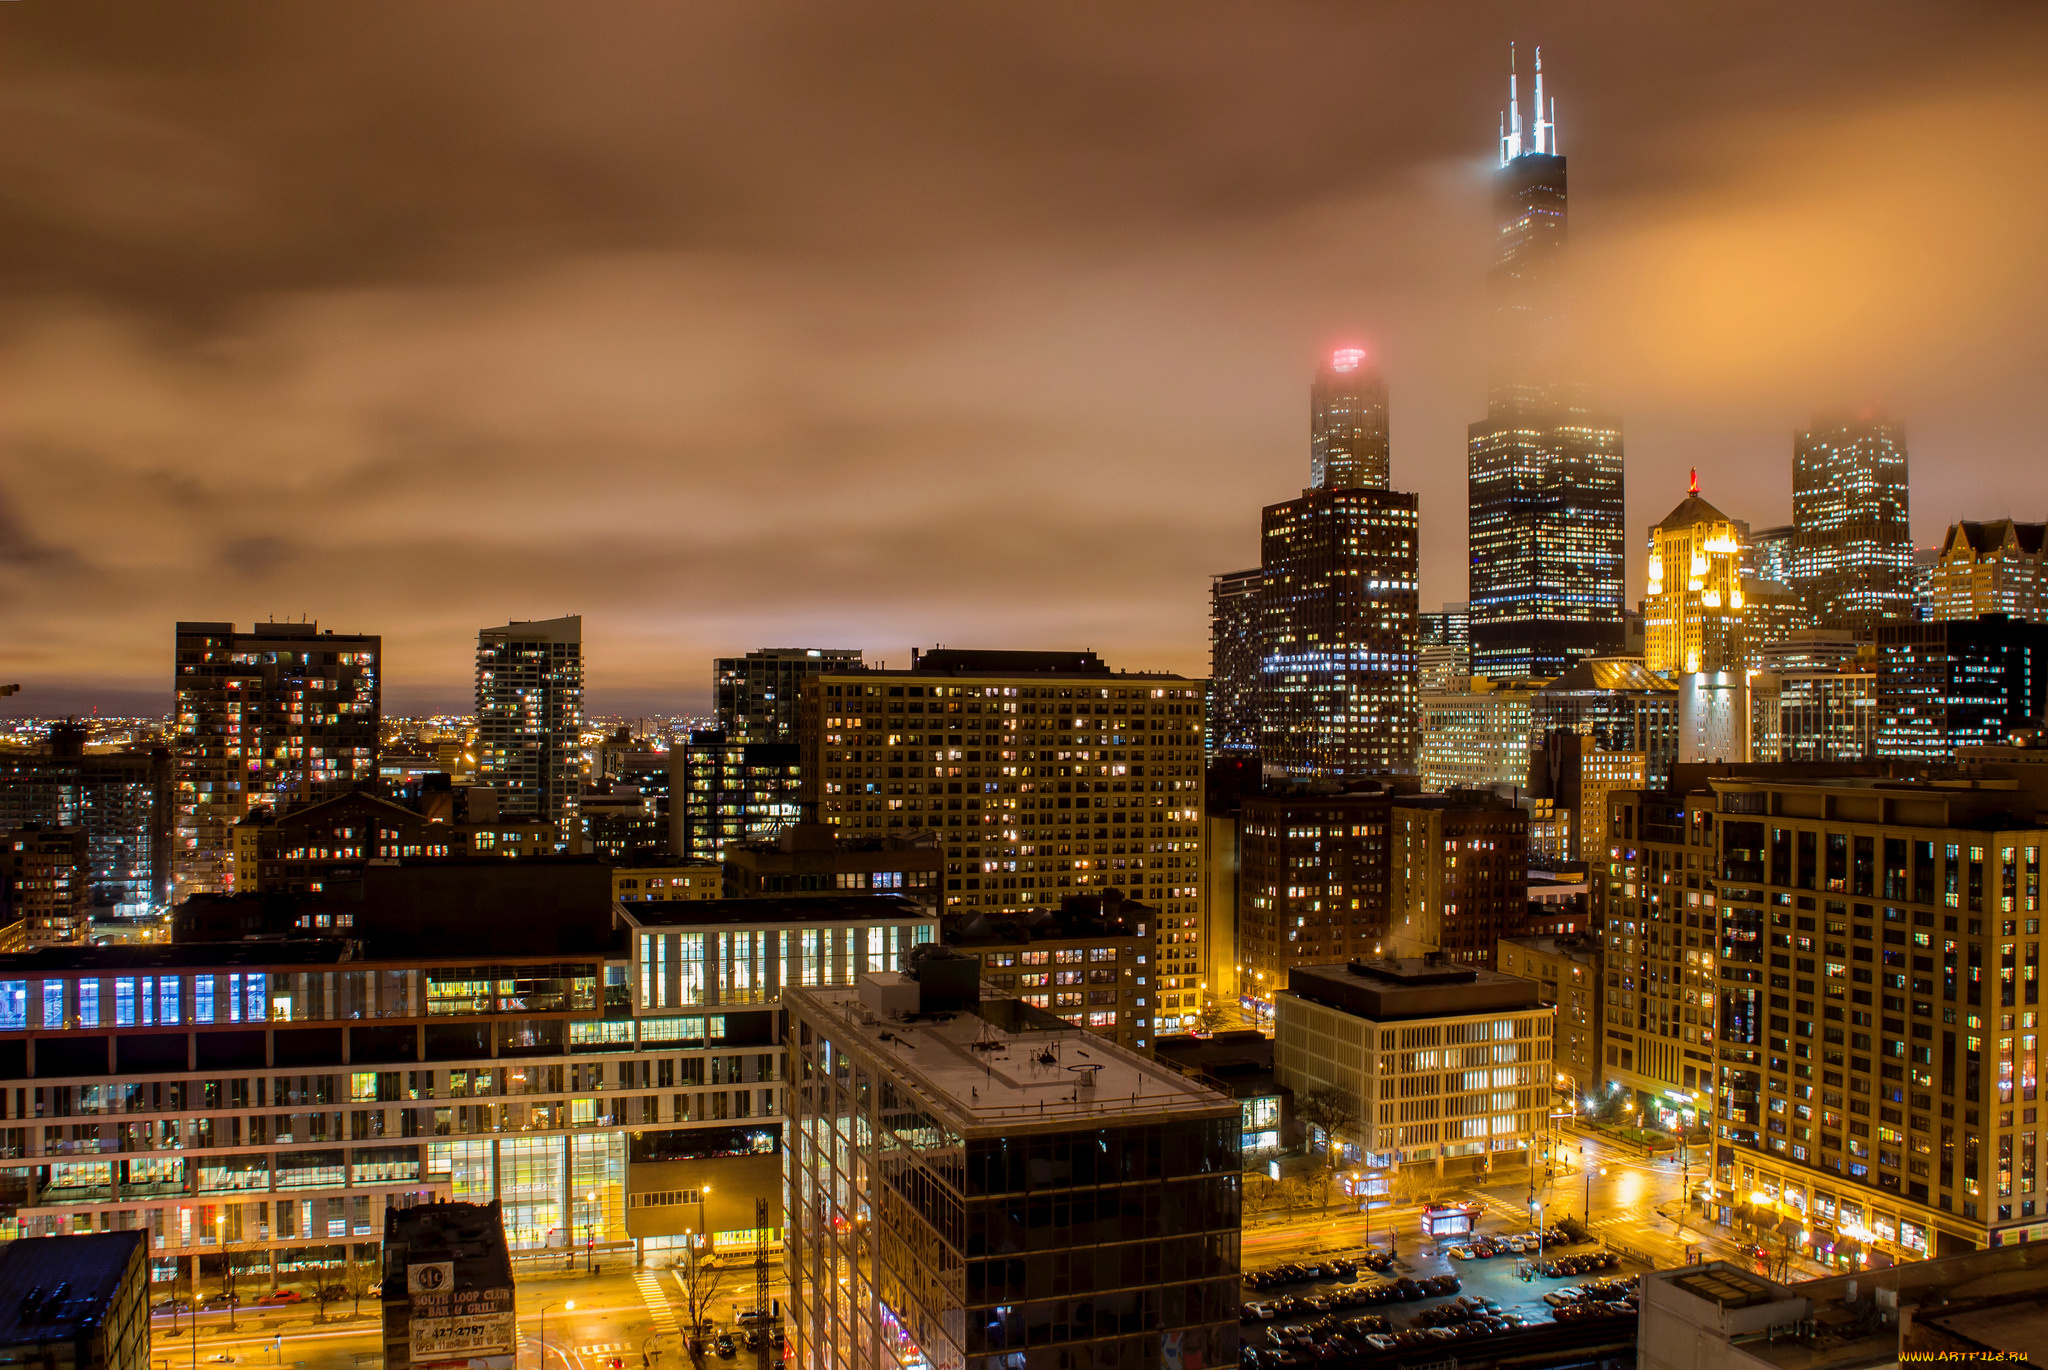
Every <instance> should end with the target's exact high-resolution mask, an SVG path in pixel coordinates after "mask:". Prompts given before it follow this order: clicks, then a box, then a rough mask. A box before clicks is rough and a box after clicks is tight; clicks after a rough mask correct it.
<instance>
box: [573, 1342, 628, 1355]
mask: <svg viewBox="0 0 2048 1370" xmlns="http://www.w3.org/2000/svg"><path fill="white" fill-rule="evenodd" d="M632 1349H633V1348H632V1347H631V1346H630V1345H628V1344H627V1343H625V1342H622V1341H601V1342H596V1343H593V1344H592V1345H589V1346H579V1347H577V1348H576V1354H578V1355H580V1356H616V1355H618V1354H619V1353H620V1352H621V1351H630V1350H632Z"/></svg>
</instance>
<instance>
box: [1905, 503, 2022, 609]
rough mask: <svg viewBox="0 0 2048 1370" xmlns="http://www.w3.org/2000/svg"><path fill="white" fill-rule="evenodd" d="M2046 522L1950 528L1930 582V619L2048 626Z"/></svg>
mask: <svg viewBox="0 0 2048 1370" xmlns="http://www.w3.org/2000/svg"><path fill="white" fill-rule="evenodd" d="M2044 543H2048V523H2015V522H2014V521H2013V520H2011V519H1998V520H1995V521H1993V522H1990V523H1956V524H1951V525H1950V526H1949V530H1948V536H1947V537H1946V538H1944V539H1942V544H1941V551H1940V553H1939V554H1938V557H1937V559H1936V561H1935V564H1934V570H1933V573H1932V574H1931V576H1930V577H1929V585H1928V600H1929V605H1928V607H1929V614H1928V617H1930V618H1932V619H1936V620H1949V619H1971V618H1981V617H1983V616H1984V615H1985V614H2004V615H2006V616H2007V617H2009V618H2017V619H2024V620H2026V621H2027V622H2029V623H2048V546H2044Z"/></svg>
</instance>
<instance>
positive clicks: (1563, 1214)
mask: <svg viewBox="0 0 2048 1370" xmlns="http://www.w3.org/2000/svg"><path fill="white" fill-rule="evenodd" d="M1554 1146H1555V1149H1556V1154H1557V1155H1558V1157H1559V1160H1560V1166H1561V1169H1560V1173H1558V1174H1556V1175H1554V1176H1546V1175H1545V1174H1544V1173H1543V1172H1542V1170H1541V1168H1539V1169H1538V1171H1537V1174H1536V1177H1535V1185H1534V1189H1533V1195H1532V1189H1531V1184H1530V1175H1529V1170H1528V1168H1527V1167H1514V1168H1510V1169H1507V1170H1505V1171H1503V1172H1497V1173H1496V1175H1495V1176H1494V1177H1493V1178H1492V1179H1491V1180H1490V1181H1488V1182H1487V1183H1484V1184H1472V1183H1470V1182H1469V1181H1467V1182H1466V1183H1464V1184H1462V1185H1461V1184H1460V1183H1458V1182H1457V1181H1455V1180H1447V1181H1445V1183H1444V1186H1443V1188H1442V1190H1441V1191H1440V1194H1439V1197H1440V1199H1441V1201H1444V1202H1455V1201H1466V1202H1470V1201H1477V1202H1479V1203H1481V1204H1483V1205H1484V1206H1485V1210H1486V1212H1485V1215H1484V1216H1483V1217H1482V1218H1481V1219H1480V1221H1479V1225H1478V1230H1479V1231H1481V1232H1488V1233H1508V1232H1520V1231H1523V1230H1525V1229H1527V1228H1530V1227H1533V1226H1535V1225H1536V1221H1535V1215H1534V1213H1533V1212H1532V1211H1531V1209H1530V1207H1529V1205H1530V1200H1531V1198H1532V1197H1533V1198H1534V1199H1535V1201H1536V1202H1537V1203H1540V1204H1541V1205H1542V1219H1543V1222H1544V1224H1546V1225H1547V1224H1550V1223H1555V1222H1559V1221H1561V1220H1563V1219H1565V1218H1574V1219H1580V1220H1584V1219H1585V1218H1586V1215H1587V1213H1588V1210H1589V1205H1590V1212H1591V1214H1592V1217H1591V1220H1590V1222H1588V1224H1587V1226H1588V1228H1589V1230H1590V1231H1591V1232H1592V1233H1593V1235H1594V1237H1595V1238H1596V1239H1598V1240H1599V1241H1601V1242H1603V1243H1607V1244H1610V1245H1613V1246H1617V1247H1620V1248H1623V1249H1624V1250H1626V1251H1631V1252H1637V1253H1640V1254H1641V1255H1643V1256H1646V1257H1648V1258H1649V1259H1650V1261H1651V1263H1652V1264H1654V1265H1655V1266H1658V1267H1663V1266H1671V1265H1682V1264H1684V1263H1685V1262H1686V1260H1687V1259H1688V1257H1689V1256H1691V1255H1693V1254H1695V1251H1696V1254H1697V1258H1698V1259H1700V1260H1728V1261H1735V1262H1738V1263H1740V1264H1742V1265H1744V1266H1746V1267H1748V1268H1752V1269H1754V1268H1755V1261H1754V1260H1753V1259H1752V1258H1751V1257H1750V1256H1749V1255H1748V1254H1747V1253H1746V1252H1745V1250H1744V1249H1743V1248H1744V1246H1745V1245H1746V1243H1745V1241H1744V1240H1743V1238H1742V1237H1741V1235H1740V1234H1738V1233H1736V1232H1734V1231H1733V1230H1732V1229H1729V1228H1723V1227H1717V1226H1714V1225H1712V1224H1708V1225H1707V1226H1706V1227H1705V1228H1704V1229H1702V1227H1701V1226H1700V1215H1699V1214H1697V1213H1695V1214H1693V1215H1692V1216H1691V1217H1690V1218H1688V1219H1687V1221H1686V1222H1685V1223H1684V1226H1683V1228H1682V1229H1681V1227H1680V1224H1679V1222H1678V1221H1677V1219H1678V1217H1679V1215H1680V1211H1681V1202H1682V1198H1683V1191H1684V1187H1685V1184H1686V1180H1687V1175H1688V1172H1687V1171H1686V1170H1685V1169H1684V1168H1683V1167H1681V1166H1679V1165H1678V1164H1676V1163H1675V1162H1673V1161H1671V1160H1650V1159H1647V1158H1645V1157H1644V1156H1643V1155H1642V1154H1641V1153H1640V1152H1639V1151H1638V1150H1636V1149H1635V1148H1633V1147H1628V1146H1623V1145H1619V1144H1616V1143H1613V1142H1609V1141H1606V1140H1603V1139H1602V1138H1600V1137H1599V1136H1597V1135H1596V1134H1593V1133H1590V1132H1581V1131H1578V1130H1576V1129H1565V1130H1563V1131H1561V1132H1559V1133H1558V1134H1557V1136H1556V1138H1555V1139H1554ZM1706 1151H1707V1148H1706V1147H1705V1146H1700V1147H1696V1148H1694V1152H1695V1159H1694V1163H1693V1165H1692V1167H1691V1170H1690V1179H1691V1182H1692V1183H1693V1184H1694V1185H1695V1186H1697V1185H1699V1184H1700V1183H1701V1182H1702V1181H1704V1180H1705V1179H1707V1177H1708V1166H1707V1163H1706V1160H1705V1154H1706ZM1420 1217H1421V1207H1420V1205H1416V1204H1408V1205H1401V1206H1395V1207H1389V1208H1375V1209H1374V1210H1373V1213H1372V1218H1371V1241H1372V1244H1373V1245H1375V1246H1385V1245H1386V1243H1387V1234H1388V1232H1389V1230H1390V1229H1391V1231H1392V1233H1393V1234H1394V1240H1395V1242H1396V1246H1395V1250H1396V1251H1397V1252H1398V1253H1399V1254H1400V1255H1401V1256H1402V1257H1403V1258H1404V1259H1407V1258H1418V1259H1419V1258H1421V1257H1425V1256H1427V1255H1428V1254H1429V1253H1430V1252H1431V1251H1432V1250H1433V1245H1432V1243H1430V1242H1429V1240H1428V1239H1427V1238H1425V1237H1423V1236H1422V1234H1421V1231H1420ZM1366 1233H1367V1223H1366V1219H1365V1217H1364V1215H1362V1214H1355V1213H1348V1212H1337V1213H1332V1214H1328V1215H1323V1214H1317V1215H1299V1216H1294V1217H1283V1216H1281V1215H1275V1214H1267V1215H1261V1216H1256V1217H1253V1218H1252V1219H1250V1220H1248V1221H1247V1222H1246V1224H1245V1229H1244V1244H1243V1250H1244V1256H1243V1264H1244V1268H1245V1269H1247V1270H1255V1269H1259V1268H1262V1267H1264V1266H1269V1265H1277V1264H1279V1263H1280V1262H1282V1261H1287V1260H1296V1259H1300V1258H1302V1257H1304V1256H1310V1255H1314V1254H1316V1253H1317V1252H1323V1251H1340V1250H1345V1249H1348V1248H1350V1247H1355V1246H1358V1245H1361V1244H1362V1243H1363V1242H1364V1241H1365V1240H1366ZM1451 1244H1452V1243H1449V1242H1445V1243H1443V1245H1446V1246H1447V1245H1451ZM1440 1268H1441V1267H1439V1266H1438V1265H1435V1264H1430V1265H1428V1266H1427V1268H1426V1269H1425V1268H1424V1267H1423V1266H1421V1265H1418V1266H1417V1273H1436V1272H1437V1271H1438V1270H1439V1269H1440ZM1826 1273H1827V1272H1826V1271H1824V1270H1823V1269H1822V1268H1821V1267H1819V1266H1818V1265H1815V1264H1814V1263H1812V1262H1811V1261H1805V1260H1800V1259H1797V1258H1795V1259H1794V1260H1793V1261H1792V1262H1791V1266H1790V1269H1789V1271H1788V1275H1789V1277H1790V1278H1794V1279H1803V1278H1812V1277H1815V1276H1818V1275H1822V1274H1826Z"/></svg>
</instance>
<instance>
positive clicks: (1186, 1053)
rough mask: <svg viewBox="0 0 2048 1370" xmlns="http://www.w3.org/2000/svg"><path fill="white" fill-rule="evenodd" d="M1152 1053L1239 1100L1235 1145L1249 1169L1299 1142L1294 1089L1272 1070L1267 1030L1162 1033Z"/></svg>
mask: <svg viewBox="0 0 2048 1370" xmlns="http://www.w3.org/2000/svg"><path fill="white" fill-rule="evenodd" d="M1152 1054H1153V1055H1154V1056H1157V1057H1158V1058H1159V1059H1160V1060H1162V1061H1164V1062H1166V1063H1167V1064H1168V1065H1170V1066H1172V1067H1173V1068H1174V1069H1175V1070H1178V1071H1179V1072H1180V1073H1181V1074H1183V1075H1186V1076H1189V1077H1190V1078H1192V1079H1196V1080H1200V1081H1201V1082H1202V1083H1203V1084H1205V1085H1207V1086H1209V1088H1211V1089H1213V1090H1215V1091H1216V1092H1217V1093H1219V1094H1227V1095H1229V1096H1230V1097H1231V1098H1233V1099H1235V1100H1237V1103H1238V1107H1239V1109H1241V1110H1242V1113H1243V1121H1242V1124H1241V1125H1242V1128H1243V1133H1242V1135H1241V1136H1240V1138H1239V1145H1240V1146H1241V1147H1242V1148H1243V1151H1244V1163H1245V1165H1246V1166H1247V1167H1248V1168H1249V1167H1252V1166H1255V1165H1257V1164H1259V1158H1260V1157H1262V1156H1267V1155H1270V1154H1271V1153H1273V1152H1276V1151H1279V1150H1280V1149H1282V1148H1283V1147H1289V1146H1293V1145H1294V1144H1295V1143H1296V1142H1297V1141H1298V1140H1299V1129H1298V1127H1297V1125H1296V1123H1295V1119H1294V1116H1293V1115H1294V1110H1293V1103H1294V1092H1293V1091H1292V1090H1290V1089H1288V1088H1287V1087H1286V1086H1285V1085H1283V1084H1281V1083H1280V1077H1279V1075H1277V1074H1276V1073H1275V1072H1274V1069H1273V1039H1272V1038H1271V1037H1268V1036H1267V1035H1266V1034H1265V1033H1263V1032H1259V1031H1256V1030H1255V1029H1252V1028H1236V1029H1233V1030H1232V1031H1229V1032H1218V1033H1212V1034H1210V1035H1208V1036H1200V1037H1197V1036H1186V1037H1161V1038H1159V1039H1158V1040H1157V1041H1156V1042H1154V1043H1153V1045H1152Z"/></svg>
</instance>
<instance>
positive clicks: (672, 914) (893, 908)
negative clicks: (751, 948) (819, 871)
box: [620, 894, 932, 928]
mask: <svg viewBox="0 0 2048 1370" xmlns="http://www.w3.org/2000/svg"><path fill="white" fill-rule="evenodd" d="M620 908H621V911H622V916H623V917H624V918H625V920H626V922H627V923H629V924H631V925H632V926H633V927H636V928H695V927H707V926H713V925H717V926H731V927H761V926H765V925H767V924H770V923H803V924H816V923H889V922H906V921H910V920H928V919H930V918H931V917H932V914H931V911H930V910H929V909H927V908H926V907H925V906H924V905H922V904H919V903H916V902H914V901H912V900H909V899H904V898H902V897H901V896H898V895H893V894H848V895H833V894H814V895H792V896H790V897H789V898H787V899H778V898H772V897H771V898H762V899H690V900H682V901H678V902H675V903H660V902H649V903H644V904H623V905H621V906H620Z"/></svg>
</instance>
